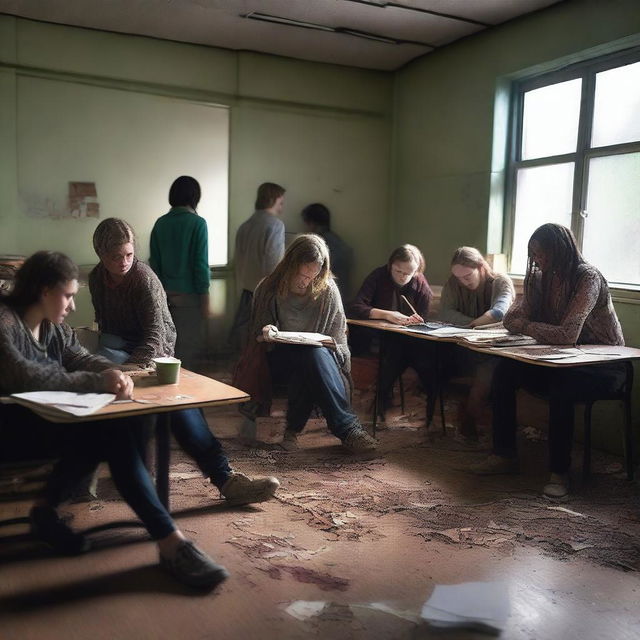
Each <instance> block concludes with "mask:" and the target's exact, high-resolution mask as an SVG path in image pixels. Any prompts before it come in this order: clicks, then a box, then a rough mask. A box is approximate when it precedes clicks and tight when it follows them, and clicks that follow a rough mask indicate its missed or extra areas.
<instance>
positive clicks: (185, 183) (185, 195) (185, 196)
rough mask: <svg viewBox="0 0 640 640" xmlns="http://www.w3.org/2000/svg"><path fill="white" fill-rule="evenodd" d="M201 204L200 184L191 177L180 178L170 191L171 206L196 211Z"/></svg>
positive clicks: (174, 182) (175, 181)
mask: <svg viewBox="0 0 640 640" xmlns="http://www.w3.org/2000/svg"><path fill="white" fill-rule="evenodd" d="M199 202H200V183H199V182H198V181H197V180H196V179H195V178H192V177H191V176H180V177H179V178H176V179H175V180H174V181H173V184H172V185H171V188H170V189H169V204H170V205H171V206H172V207H191V208H192V209H193V210H194V211H195V210H196V209H197V208H198V203H199Z"/></svg>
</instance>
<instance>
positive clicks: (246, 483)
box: [220, 471, 280, 506]
mask: <svg viewBox="0 0 640 640" xmlns="http://www.w3.org/2000/svg"><path fill="white" fill-rule="evenodd" d="M279 486H280V482H279V481H278V479H277V478H274V477H268V478H249V477H247V476H245V475H244V473H236V472H235V471H233V472H232V473H231V476H230V477H229V479H228V480H227V481H226V482H225V483H224V485H223V486H222V489H220V493H221V494H222V495H223V496H224V497H225V499H226V501H227V503H228V504H230V505H234V506H239V505H243V504H252V503H254V502H265V501H267V500H271V498H273V495H274V494H275V492H276V490H277V489H278V487H279Z"/></svg>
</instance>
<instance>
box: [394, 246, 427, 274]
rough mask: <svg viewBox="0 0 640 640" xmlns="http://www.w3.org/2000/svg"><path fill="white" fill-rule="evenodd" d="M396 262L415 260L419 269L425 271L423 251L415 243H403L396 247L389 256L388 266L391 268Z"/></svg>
mask: <svg viewBox="0 0 640 640" xmlns="http://www.w3.org/2000/svg"><path fill="white" fill-rule="evenodd" d="M394 262H415V263H416V264H417V265H418V269H417V270H418V271H419V272H420V273H424V268H425V266H426V265H425V261H424V256H423V255H422V251H420V249H418V247H416V246H415V245H413V244H403V245H402V246H401V247H398V248H397V249H394V250H393V251H392V252H391V255H390V256H389V260H388V261H387V266H388V267H389V269H391V265H392V264H393V263H394Z"/></svg>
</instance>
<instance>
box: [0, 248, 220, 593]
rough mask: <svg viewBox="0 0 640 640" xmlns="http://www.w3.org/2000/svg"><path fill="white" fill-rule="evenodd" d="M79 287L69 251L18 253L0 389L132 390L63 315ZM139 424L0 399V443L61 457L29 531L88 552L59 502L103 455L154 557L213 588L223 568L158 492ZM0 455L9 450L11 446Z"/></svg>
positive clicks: (0, 328)
mask: <svg viewBox="0 0 640 640" xmlns="http://www.w3.org/2000/svg"><path fill="white" fill-rule="evenodd" d="M77 291H78V268H77V267H76V265H75V264H74V263H73V262H72V261H71V260H70V259H69V258H68V257H67V256H65V255H63V254H61V253H56V252H53V251H39V252H37V253H35V254H34V255H32V256H31V257H30V258H29V259H27V260H26V261H25V263H24V265H23V266H22V268H21V269H20V270H19V271H18V272H17V274H16V278H15V287H14V289H13V291H12V292H11V293H10V294H9V295H8V296H5V297H4V298H2V299H0V361H1V362H2V366H1V367H0V394H2V395H8V394H11V393H18V392H24V391H40V390H42V391H77V392H100V393H114V394H116V397H118V398H130V397H131V394H132V389H133V384H132V382H131V379H130V378H129V377H128V376H126V375H125V374H123V373H122V372H121V371H119V370H117V369H114V368H113V365H112V363H110V362H109V361H107V360H105V359H104V358H100V357H98V356H93V355H90V354H89V353H88V352H87V351H86V350H85V349H84V348H83V347H82V346H80V344H79V342H78V340H77V338H76V335H75V332H74V331H73V329H72V328H71V327H70V326H69V325H67V324H66V323H65V322H64V320H65V318H66V316H67V315H68V314H69V313H70V312H71V311H73V310H74V308H75V305H74V296H75V295H76V293H77ZM142 424H143V423H142V421H141V419H140V418H134V417H132V418H120V419H112V420H104V421H98V422H86V423H71V424H56V423H53V422H49V421H47V420H45V419H43V418H40V417H39V416H37V415H36V414H35V413H33V412H32V411H30V410H29V409H27V408H25V407H22V406H19V405H14V404H9V405H0V428H1V430H2V432H3V433H2V435H3V440H4V441H5V443H6V441H7V440H8V441H9V443H16V444H18V445H22V447H23V451H24V452H26V453H27V454H29V453H33V454H34V455H36V456H38V455H43V454H44V455H46V456H52V455H53V457H59V460H58V462H57V463H56V465H55V466H54V469H53V472H52V473H51V476H50V477H49V480H48V482H47V485H46V488H45V490H44V494H43V495H42V496H41V497H40V498H38V500H37V501H36V503H35V505H34V507H33V508H32V509H31V512H30V518H31V529H32V532H33V534H34V535H35V537H37V538H38V539H40V540H42V541H43V542H45V543H47V544H48V545H49V546H50V547H52V548H53V549H54V550H55V551H57V552H59V553H63V554H66V555H73V554H77V553H82V552H84V551H86V550H87V549H88V547H89V542H88V540H87V539H86V538H84V536H82V535H81V534H79V533H75V532H74V531H72V530H71V528H70V527H68V526H67V525H66V524H65V523H64V522H63V521H62V520H61V519H60V518H59V517H58V515H57V512H56V508H57V507H58V505H60V504H61V503H62V502H63V501H65V500H66V499H68V498H69V496H70V493H71V491H72V490H73V489H74V488H75V487H76V486H77V484H78V482H79V481H80V480H82V479H83V478H84V477H85V476H86V475H87V474H88V473H90V472H91V471H92V470H93V469H94V468H95V466H96V465H97V464H98V463H99V462H100V461H101V460H106V461H107V462H108V463H109V468H110V470H111V476H112V478H113V480H114V482H115V484H116V486H117V488H118V490H119V491H120V493H121V495H122V497H123V498H124V499H125V501H126V502H127V504H128V505H129V506H130V507H131V508H132V509H133V510H134V511H135V513H136V514H137V515H138V517H139V518H140V520H142V522H143V524H144V526H145V527H146V528H147V531H148V532H149V534H150V535H151V537H152V538H153V539H154V540H155V541H156V542H157V544H158V550H159V554H160V564H161V565H162V566H163V567H164V568H165V569H167V570H168V571H170V572H171V573H172V574H173V575H174V576H175V577H176V578H177V579H178V580H179V581H181V582H184V583H185V584H189V585H192V586H203V587H204V586H210V587H211V586H214V585H215V584H217V583H219V582H221V581H222V580H224V579H225V578H226V577H227V576H228V573H227V571H226V569H225V568H224V567H222V566H220V565H218V564H216V563H215V562H214V561H213V560H212V559H211V558H209V557H208V556H207V555H206V554H204V553H203V552H202V551H201V550H200V549H198V548H197V547H196V546H195V545H194V544H193V542H190V541H189V540H187V539H186V538H185V537H184V535H183V534H182V532H181V531H180V530H179V529H178V528H177V527H176V525H175V523H174V522H173V520H172V518H171V515H170V514H169V513H168V512H167V510H166V508H165V507H164V506H163V505H162V503H161V502H160V500H159V499H158V496H157V494H156V492H155V489H154V487H153V483H152V481H151V478H150V477H149V474H148V472H147V469H146V468H145V466H144V464H143V462H142V460H141V458H140V454H139V451H138V447H137V435H138V432H139V430H140V428H141V426H142ZM2 453H3V456H10V455H11V453H12V446H11V444H10V445H9V446H7V447H3V451H2ZM14 453H15V452H14Z"/></svg>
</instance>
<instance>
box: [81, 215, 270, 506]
mask: <svg viewBox="0 0 640 640" xmlns="http://www.w3.org/2000/svg"><path fill="white" fill-rule="evenodd" d="M93 248H94V249H95V252H96V254H97V255H98V257H99V258H100V263H99V264H98V265H97V266H96V267H95V268H94V269H93V270H92V271H91V273H90V274H89V290H90V292H91V301H92V302H93V306H94V309H95V312H96V319H97V321H98V326H99V327H100V331H101V335H100V344H101V345H102V347H101V352H102V354H103V355H104V356H105V357H107V358H109V359H110V360H112V361H114V362H118V363H124V365H125V366H127V367H128V368H131V367H136V366H137V367H142V368H145V367H148V366H150V365H151V364H152V362H153V359H154V358H158V357H163V356H172V355H173V346H174V343H175V335H176V331H175V329H174V326H173V323H172V322H171V316H170V315H169V309H168V308H167V301H166V295H165V292H164V290H163V289H162V285H161V284H160V281H159V280H158V277H157V276H156V274H155V273H154V272H153V271H152V270H151V269H150V268H149V267H148V266H147V265H146V264H144V263H143V262H140V261H139V260H138V259H137V258H136V257H135V236H134V233H133V229H132V228H131V227H130V226H129V224H128V223H127V222H125V221H124V220H119V219H118V218H107V219H106V220H103V221H102V222H101V223H100V224H99V225H98V226H97V227H96V230H95V232H94V234H93ZM105 335H106V336H108V340H107V341H106V342H107V344H109V345H111V347H110V348H108V349H105V348H104V344H105V340H103V336H105ZM99 353H100V352H99ZM171 432H172V433H173V435H174V437H175V439H176V440H177V442H178V444H179V445H180V446H181V447H182V449H183V450H184V451H185V452H186V453H187V454H188V455H189V456H191V458H193V459H194V460H195V461H196V464H197V465H198V467H199V468H200V470H201V471H202V473H203V475H204V476H205V477H207V478H209V479H210V481H211V483H212V484H213V485H215V486H216V487H217V488H218V490H219V491H220V493H221V495H222V496H224V498H225V499H226V500H227V502H228V503H229V504H233V505H240V504H251V503H255V502H264V501H266V500H269V499H271V498H272V497H273V496H274V493H275V491H276V489H277V488H278V487H279V486H280V483H279V482H278V480H277V479H276V478H273V477H268V478H255V479H251V478H249V477H247V476H246V475H244V474H243V473H238V472H236V471H233V470H232V469H231V467H230V465H229V461H228V459H227V456H226V455H225V453H224V451H223V450H222V445H221V444H220V442H219V441H218V439H217V438H216V437H215V436H214V435H213V433H211V431H210V429H209V425H208V424H207V421H206V419H205V417H204V413H203V411H202V409H183V410H181V411H173V412H172V413H171Z"/></svg>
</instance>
